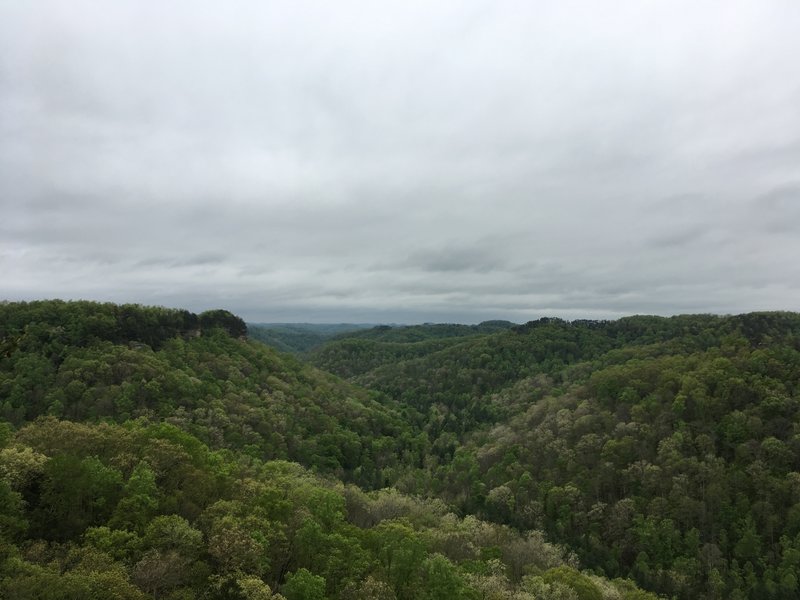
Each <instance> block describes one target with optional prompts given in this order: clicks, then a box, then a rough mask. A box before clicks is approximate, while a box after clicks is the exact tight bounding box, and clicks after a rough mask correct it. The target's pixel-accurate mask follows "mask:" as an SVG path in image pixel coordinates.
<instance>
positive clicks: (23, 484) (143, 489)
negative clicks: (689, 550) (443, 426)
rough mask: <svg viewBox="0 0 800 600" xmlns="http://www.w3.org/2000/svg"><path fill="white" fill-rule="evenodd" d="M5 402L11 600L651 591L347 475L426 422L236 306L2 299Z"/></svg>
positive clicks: (4, 494)
mask: <svg viewBox="0 0 800 600" xmlns="http://www.w3.org/2000/svg"><path fill="white" fill-rule="evenodd" d="M0 400H1V401H2V404H1V405H0V410H2V414H1V415H0V416H1V417H2V420H1V421H0V597H7V598H15V599H18V600H28V599H30V600H33V599H37V600H38V599H44V600H48V599H51V598H52V599H76V600H77V599H85V598H98V599H100V598H119V599H143V598H171V599H174V600H178V599H182V600H187V599H190V598H203V599H223V598H224V599H233V598H236V599H240V598H241V599H250V600H254V599H268V598H276V599H279V598H285V599H286V600H308V599H323V598H331V599H337V598H339V599H345V598H347V599H364V600H366V599H389V600H391V599H397V600H411V599H417V598H422V599H430V600H447V599H450V598H467V599H474V600H478V599H485V598H508V599H512V600H535V599H552V600H558V599H575V598H581V599H584V598H585V599H590V600H600V599H605V598H620V599H623V600H646V599H648V598H655V596H652V595H650V594H648V593H646V592H643V591H642V590H639V589H638V588H637V587H636V586H635V584H633V583H632V582H631V581H627V580H623V579H618V580H614V581H612V580H609V579H607V578H604V577H601V576H598V575H596V574H594V573H591V572H587V571H584V572H582V571H580V566H579V565H580V563H579V561H578V560H577V558H576V556H575V555H574V554H573V553H572V552H571V551H570V550H569V549H567V548H565V547H563V546H559V545H556V544H553V543H550V542H548V541H547V540H546V538H545V536H544V535H543V534H542V533H541V532H539V531H537V530H533V529H526V530H524V531H520V530H517V529H514V528H511V527H509V526H507V525H503V524H501V523H491V522H487V521H482V520H480V519H477V518H476V517H475V516H471V515H461V516H457V515H456V514H455V513H454V512H453V508H452V507H451V506H450V505H449V504H447V503H446V502H443V501H442V500H439V499H436V498H433V497H430V498H428V499H424V498H422V497H421V496H417V495H404V494H401V493H399V492H398V491H397V490H395V489H391V488H389V489H384V490H375V491H365V490H362V489H360V488H359V487H357V486H355V485H353V484H352V483H346V482H355V483H360V484H361V485H362V486H366V488H368V490H369V489H370V488H377V487H382V486H384V485H385V484H386V483H387V482H391V481H395V480H397V479H398V478H399V477H400V476H402V475H404V474H407V473H408V472H410V471H411V470H415V469H417V468H418V467H417V465H421V464H424V463H425V461H426V456H427V449H428V441H427V436H426V434H425V433H424V432H423V431H421V430H419V429H417V428H416V426H415V425H414V423H415V422H416V421H417V420H419V416H418V415H416V414H415V412H414V410H413V409H411V408H409V407H407V406H404V405H401V404H399V403H397V402H395V401H393V400H391V399H387V398H386V397H384V396H382V395H381V394H379V393H376V392H369V391H366V390H363V389H360V388H358V387H356V386H353V385H351V384H348V383H345V382H343V381H342V380H340V379H338V378H337V377H335V376H333V375H329V374H326V373H323V372H321V371H318V370H316V369H314V368H312V367H309V366H306V365H303V364H302V363H300V362H298V361H297V360H294V359H292V358H290V357H288V356H285V355H279V354H277V353H275V352H274V351H272V350H270V349H268V348H266V347H265V346H263V345H262V344H260V343H257V342H252V341H249V340H248V339H247V338H246V328H245V327H244V324H243V322H242V321H241V319H239V318H238V317H235V316H234V315H231V314H230V313H228V312H226V311H211V312H209V313H203V314H200V315H194V314H192V313H190V312H188V311H176V310H170V309H163V308H152V307H141V306H135V305H124V306H117V305H112V304H96V303H89V302H60V301H47V302H33V303H4V304H0ZM287 459H288V460H291V461H295V462H287ZM343 480H344V481H343Z"/></svg>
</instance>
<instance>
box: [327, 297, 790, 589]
mask: <svg viewBox="0 0 800 600" xmlns="http://www.w3.org/2000/svg"><path fill="white" fill-rule="evenodd" d="M359 343H361V342H360V340H358V339H355V338H353V339H352V340H349V341H347V340H339V341H337V342H335V343H332V344H331V345H330V346H326V347H322V348H321V349H320V350H319V353H318V354H317V355H316V356H315V360H317V361H318V362H319V363H320V364H322V363H324V362H327V364H331V365H332V366H333V367H334V368H335V370H336V371H338V372H340V373H342V374H348V373H350V372H355V374H354V375H353V376H352V377H351V380H352V381H354V382H357V383H360V384H361V385H364V386H367V387H370V388H373V389H376V390H381V391H383V392H385V393H387V394H389V395H390V396H392V397H393V398H395V399H396V400H398V401H399V402H402V403H406V404H409V405H413V406H414V407H416V408H417V409H418V410H419V411H421V412H424V413H425V415H426V418H425V419H424V421H423V422H422V423H421V427H422V428H423V429H424V430H425V431H426V433H427V435H428V437H429V440H430V441H431V447H430V451H429V454H428V459H427V462H426V468H425V469H421V470H418V471H409V472H408V473H407V475H406V476H405V477H404V478H403V479H401V480H399V481H398V482H397V485H398V486H399V487H400V488H401V489H403V490H407V491H412V492H414V491H417V492H419V491H421V490H432V491H433V493H435V494H436V495H437V496H438V497H440V498H443V499H445V500H447V501H448V502H451V503H455V504H456V505H457V506H460V507H461V510H462V511H464V512H466V513H473V514H477V515H479V516H481V517H483V518H486V519H490V520H493V521H496V522H501V523H507V524H510V525H513V526H515V527H518V528H521V529H526V528H541V529H544V530H545V531H547V532H548V534H549V535H550V537H551V539H553V540H557V541H559V542H561V543H566V544H567V545H568V546H569V547H570V548H572V549H574V550H575V551H576V552H578V554H579V556H580V557H581V559H582V561H583V563H584V564H586V565H589V566H591V567H593V568H596V569H600V570H601V571H602V572H603V573H605V574H607V575H609V576H627V577H632V578H634V579H636V580H637V582H639V583H640V584H641V585H643V586H645V587H647V588H648V589H652V590H656V591H658V592H660V593H663V594H665V595H668V596H673V595H674V596H676V597H678V598H684V599H687V600H688V599H691V598H699V597H702V598H720V599H722V598H726V599H727V598H751V599H754V600H755V599H762V598H765V599H770V598H774V599H779V598H794V597H798V594H800V587H799V586H798V581H800V425H798V424H800V315H797V314H794V313H753V314H747V315H738V316H729V317H718V316H711V315H690V316H680V317H672V318H659V317H630V318H625V319H620V320H618V321H574V322H566V321H562V320H558V319H542V320H539V321H534V322H531V323H528V324H526V325H523V326H520V327H517V328H515V329H513V330H512V331H508V332H504V333H498V334H492V335H486V336H481V337H477V338H470V339H465V340H463V341H462V342H460V343H458V344H456V345H447V346H446V347H443V348H436V347H435V346H434V345H433V341H428V342H425V343H426V344H428V345H427V346H425V347H420V346H419V345H418V343H408V344H405V345H404V346H403V347H398V345H397V344H396V343H394V342H391V343H389V342H387V343H385V344H383V345H380V344H378V345H376V346H375V347H374V348H373V350H374V353H373V356H375V357H379V358H376V359H375V360H374V363H373V364H371V365H370V368H369V369H361V370H359V369H358V367H357V365H358V364H360V363H361V357H360V353H361V352H362V351H363V349H362V348H359V346H358V344H359ZM368 354H369V353H368ZM392 357H398V359H393V358H392ZM351 361H352V362H351ZM353 363H355V364H353Z"/></svg>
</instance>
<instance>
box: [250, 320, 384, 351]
mask: <svg viewBox="0 0 800 600" xmlns="http://www.w3.org/2000/svg"><path fill="white" fill-rule="evenodd" d="M371 327H372V326H371V325H364V324H352V323H337V324H316V323H248V324H247V329H248V335H249V336H250V337H251V338H253V339H255V340H258V341H259V342H263V343H265V344H266V345H267V346H271V347H272V348H275V349H276V350H280V351H281V352H291V353H292V354H298V355H302V354H304V353H306V352H308V351H309V350H311V349H313V348H315V347H316V346H320V345H321V344H323V343H324V342H326V341H328V340H330V339H331V338H333V337H336V336H337V335H341V334H347V333H351V332H355V331H358V330H359V329H369V328H371Z"/></svg>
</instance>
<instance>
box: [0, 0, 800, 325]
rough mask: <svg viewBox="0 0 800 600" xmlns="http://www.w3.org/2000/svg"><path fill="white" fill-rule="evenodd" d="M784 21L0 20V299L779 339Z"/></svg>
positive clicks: (705, 16) (196, 8)
mask: <svg viewBox="0 0 800 600" xmlns="http://www.w3.org/2000/svg"><path fill="white" fill-rule="evenodd" d="M799 32H800V2H798V1H797V0H786V1H777V0H776V1H770V0H750V1H747V2H742V1H735V0H734V1H731V0H718V1H713V2H710V1H703V0H689V1H680V0H665V1H643V0H631V1H623V0H608V1H605V2H603V1H598V0H591V1H584V2H574V1H568V0H553V1H550V2H547V1H532V0H526V1H520V2H502V1H497V0H488V1H485V2H478V1H458V2H443V1H436V2H431V1H430V0H425V1H419V2H416V1H408V0H403V1H402V2H401V1H397V2H379V1H375V0H369V1H366V0H365V1H364V2H350V1H343V0H337V1H336V2H329V1H319V2H305V1H298V0H291V1H288V0H287V1H285V2H275V1H266V0H258V1H252V2H242V1H226V2H202V1H198V0H192V1H191V2H189V1H187V2H178V1H170V2H155V1H151V2H148V1H145V0H136V1H124V0H115V1H113V2H108V1H97V2H86V1H83V0H69V1H67V0H64V1H47V0H31V1H24V2H22V1H19V0H0V119H1V121H0V209H1V211H2V212H1V214H0V298H6V299H10V300H17V299H38V298H55V297H59V298H86V299H96V300H111V301H119V302H141V303H146V304H161V305H166V306H180V307H186V308H189V309H192V310H204V309H207V308H212V307H224V308H228V309H230V310H232V311H234V312H236V313H238V314H240V315H242V316H243V317H245V318H246V319H248V320H250V321H337V322H338V321H357V322H420V321H460V322H477V321H481V320H484V319H490V318H504V319H510V320H513V321H517V322H524V321H527V320H529V319H533V318H537V317H539V316H543V315H556V316H562V317H565V318H578V317H616V316H621V315H625V314H633V313H640V314H641V313H649V314H676V313H686V312H715V313H737V312H745V311H750V310H763V309H788V310H800V33H799Z"/></svg>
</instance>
